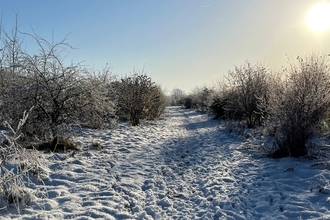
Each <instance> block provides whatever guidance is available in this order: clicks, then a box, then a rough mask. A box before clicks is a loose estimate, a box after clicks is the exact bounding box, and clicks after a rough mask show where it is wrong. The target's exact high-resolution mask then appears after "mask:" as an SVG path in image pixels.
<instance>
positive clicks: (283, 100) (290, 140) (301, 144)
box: [265, 54, 330, 157]
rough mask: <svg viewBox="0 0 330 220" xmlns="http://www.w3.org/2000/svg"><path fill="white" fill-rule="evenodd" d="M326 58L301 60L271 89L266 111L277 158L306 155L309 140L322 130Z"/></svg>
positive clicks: (329, 86)
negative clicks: (275, 145)
mask: <svg viewBox="0 0 330 220" xmlns="http://www.w3.org/2000/svg"><path fill="white" fill-rule="evenodd" d="M328 59H329V58H328V57H327V56H319V55H315V54H313V55H310V56H308V57H306V58H305V59H303V58H300V57H298V58H297V61H298V63H297V64H292V63H291V65H290V67H289V68H288V69H285V70H284V74H285V75H284V76H283V77H282V81H281V83H278V81H280V80H281V79H280V78H277V80H276V81H277V82H274V84H275V85H273V86H272V89H271V93H270V94H269V97H268V100H267V105H266V106H265V109H266V110H267V112H268V114H269V122H268V127H269V129H270V130H272V131H273V133H274V135H275V139H276V144H277V149H276V151H275V152H274V153H273V155H272V156H274V157H283V156H292V157H300V156H305V155H306V154H307V150H308V149H307V148H306V143H307V141H308V139H309V138H310V137H311V136H312V135H313V134H315V133H316V132H317V131H318V130H319V129H320V124H321V122H322V119H323V118H324V116H325V113H326V112H327V110H328V108H329V101H330V69H329V61H328Z"/></svg>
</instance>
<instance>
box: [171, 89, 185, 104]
mask: <svg viewBox="0 0 330 220" xmlns="http://www.w3.org/2000/svg"><path fill="white" fill-rule="evenodd" d="M185 96H186V94H185V93H184V91H183V90H181V89H178V88H175V89H173V90H172V92H171V105H181V104H182V103H180V102H182V101H183V98H184V97H185Z"/></svg>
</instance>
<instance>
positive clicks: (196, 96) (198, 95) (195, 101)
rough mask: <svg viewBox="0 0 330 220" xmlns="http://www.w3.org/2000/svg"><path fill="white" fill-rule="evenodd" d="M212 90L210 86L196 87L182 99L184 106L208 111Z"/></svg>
mask: <svg viewBox="0 0 330 220" xmlns="http://www.w3.org/2000/svg"><path fill="white" fill-rule="evenodd" d="M213 95H214V90H213V89H212V88H207V87H202V88H196V89H195V90H194V91H193V92H192V93H191V94H189V96H187V97H186V98H185V99H184V102H183V103H184V107H185V108H193V109H196V110H198V111H201V112H209V110H210V109H209V107H210V105H211V103H212V99H213Z"/></svg>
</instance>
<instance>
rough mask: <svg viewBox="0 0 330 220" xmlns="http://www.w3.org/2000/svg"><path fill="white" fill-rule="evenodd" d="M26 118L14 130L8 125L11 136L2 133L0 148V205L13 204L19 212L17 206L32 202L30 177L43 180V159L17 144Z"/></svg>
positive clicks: (25, 116)
mask: <svg viewBox="0 0 330 220" xmlns="http://www.w3.org/2000/svg"><path fill="white" fill-rule="evenodd" d="M27 118H28V114H27V113H24V115H23V118H22V119H21V120H20V121H19V124H18V125H17V126H16V127H17V128H16V130H14V129H13V128H12V127H11V126H10V125H9V124H7V126H8V130H9V132H10V133H11V134H5V133H4V132H2V137H3V138H0V139H3V140H2V145H1V146H0V161H1V162H0V196H1V202H0V204H1V205H2V206H3V207H6V206H8V205H9V204H15V205H16V208H17V209H18V211H19V204H20V203H25V204H28V203H29V202H30V201H31V200H33V198H34V196H33V193H32V190H31V189H29V188H28V184H29V182H30V181H31V180H30V177H32V176H34V177H36V178H37V179H42V178H43V174H44V173H43V169H42V165H43V158H42V157H41V155H40V154H39V153H38V152H37V151H35V150H27V149H25V148H23V147H21V145H20V144H19V139H20V138H21V136H22V133H21V129H22V126H23V125H24V123H25V122H26V120H27Z"/></svg>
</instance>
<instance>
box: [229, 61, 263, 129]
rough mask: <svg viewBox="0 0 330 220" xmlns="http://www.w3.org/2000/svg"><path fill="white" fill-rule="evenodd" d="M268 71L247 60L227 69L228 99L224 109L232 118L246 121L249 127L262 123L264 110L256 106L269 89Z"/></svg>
mask: <svg viewBox="0 0 330 220" xmlns="http://www.w3.org/2000/svg"><path fill="white" fill-rule="evenodd" d="M268 73H269V70H268V69H266V68H265V67H263V66H261V65H258V64H257V65H254V66H253V65H251V63H249V62H246V63H245V64H244V65H242V66H240V67H235V70H234V71H229V75H228V78H227V79H228V88H227V89H226V92H227V97H228V98H229V99H228V102H226V105H225V110H226V111H227V112H228V113H229V115H230V116H231V117H232V118H233V119H235V120H239V121H241V120H244V121H246V123H247V126H248V127H249V128H254V127H255V126H256V125H261V124H262V118H263V117H264V115H263V114H264V112H263V111H262V112H261V111H260V109H259V107H258V106H259V103H260V100H261V98H263V97H265V96H267V93H268V90H269V89H268V81H267V80H268V78H267V77H268Z"/></svg>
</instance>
